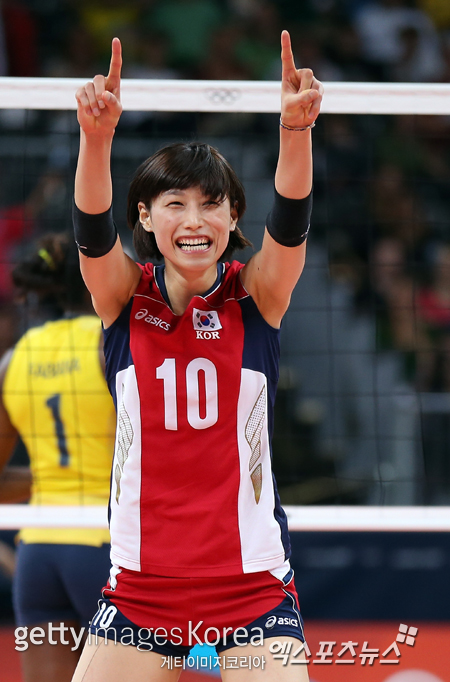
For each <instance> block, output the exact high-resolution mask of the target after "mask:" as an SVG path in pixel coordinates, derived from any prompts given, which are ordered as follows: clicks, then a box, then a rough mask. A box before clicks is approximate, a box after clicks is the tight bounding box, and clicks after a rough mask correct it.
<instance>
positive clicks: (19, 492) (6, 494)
mask: <svg viewBox="0 0 450 682" xmlns="http://www.w3.org/2000/svg"><path fill="white" fill-rule="evenodd" d="M30 496H31V472H30V469H29V468H28V467H7V468H6V469H5V470H4V472H3V473H2V474H0V503H1V504H12V503H15V502H25V501H26V500H29V499H30Z"/></svg>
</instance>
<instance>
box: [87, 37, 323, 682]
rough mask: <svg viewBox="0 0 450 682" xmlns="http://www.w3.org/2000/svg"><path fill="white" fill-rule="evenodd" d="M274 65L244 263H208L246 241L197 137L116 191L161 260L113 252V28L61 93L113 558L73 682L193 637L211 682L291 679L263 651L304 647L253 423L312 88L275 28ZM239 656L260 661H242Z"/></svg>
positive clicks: (298, 255)
mask: <svg viewBox="0 0 450 682" xmlns="http://www.w3.org/2000/svg"><path fill="white" fill-rule="evenodd" d="M282 62H283V79H282V100H281V121H280V125H281V129H280V135H281V138H280V139H281V143H280V144H281V146H280V157H279V162H278V167H277V171H276V175H275V199H274V205H273V209H272V211H271V213H270V215H269V217H268V221H267V229H266V231H265V235H264V241H263V245H262V248H261V250H260V251H259V252H258V253H256V254H255V255H254V256H253V258H251V260H250V261H249V262H248V263H247V264H246V265H245V266H242V265H241V264H239V263H237V262H233V263H231V264H229V263H225V262H223V261H225V260H226V259H228V258H229V256H230V254H231V252H232V251H233V249H234V248H242V247H243V246H244V245H245V244H246V243H247V242H246V240H245V239H244V237H243V236H242V234H241V233H240V231H239V230H238V227H237V222H238V220H239V218H240V217H241V216H242V213H243V212H244V209H245V199H244V193H243V190H242V186H241V184H240V182H239V180H238V179H237V177H236V175H235V174H234V172H233V170H232V169H231V167H230V166H229V165H228V163H227V162H226V161H225V159H224V158H223V157H222V156H221V155H220V154H219V153H218V152H217V151H216V150H215V149H212V148H211V147H209V146H208V145H205V144H197V143H186V144H183V143H180V144H174V145H171V146H169V147H165V148H163V149H161V150H160V151H159V152H157V153H156V154H154V156H152V157H151V158H150V159H147V161H145V162H144V163H143V164H142V165H141V166H140V168H139V169H138V171H137V173H136V175H135V177H134V180H133V181H132V184H131V188H130V192H129V198H128V222H129V224H130V226H131V227H132V228H133V229H134V237H135V246H136V249H137V252H138V255H139V256H140V257H141V258H142V260H146V259H148V257H149V256H156V257H158V256H160V257H162V258H163V265H160V266H156V267H154V266H153V265H151V264H147V265H145V266H144V267H141V266H139V265H138V264H136V263H135V262H133V261H132V260H131V259H130V258H129V257H128V256H127V255H126V254H125V253H124V251H123V249H122V246H121V243H120V240H119V238H118V237H117V233H116V230H115V227H114V223H113V221H112V217H111V211H110V207H111V201H112V187H111V176H110V151H111V143H112V139H113V135H114V130H115V127H116V125H117V122H118V120H119V117H120V114H121V110H122V107H121V104H120V70H121V47H120V42H119V40H118V39H114V41H113V45H112V59H111V66H110V71H109V74H108V76H107V77H106V78H105V77H103V76H96V77H95V78H94V80H93V81H92V82H90V83H88V84H87V85H86V86H84V87H82V88H80V89H79V90H78V91H77V101H78V120H79V123H80V127H81V145H80V154H79V161H78V168H77V173H76V180H75V208H74V224H75V234H76V241H77V243H78V247H79V251H80V254H81V268H82V272H83V276H84V278H85V282H86V284H87V286H88V288H89V290H90V292H91V294H92V297H93V301H94V306H95V308H96V310H97V312H98V314H99V315H100V317H101V318H102V320H103V324H104V327H105V358H106V377H107V380H108V383H109V386H110V390H111V392H112V394H113V397H114V400H115V403H116V408H117V416H118V419H117V425H118V428H117V436H116V452H115V457H114V462H113V476H112V490H111V501H110V506H111V524H110V526H111V541H112V549H111V557H112V563H113V567H112V570H111V576H110V581H109V584H108V586H107V588H105V590H104V591H103V599H102V600H101V602H100V608H99V610H98V612H97V614H96V615H95V617H94V618H93V622H92V627H91V631H92V633H93V637H92V641H91V643H90V644H89V643H88V644H87V645H86V648H85V650H84V653H83V656H82V658H81V660H80V663H79V665H78V668H77V671H76V673H75V676H74V680H75V681H76V682H80V681H81V680H83V681H84V682H103V681H104V682H114V681H115V680H117V681H118V680H123V679H133V682H141V681H142V682H144V680H146V681H147V680H152V681H159V680H161V681H163V680H165V681H166V680H177V679H178V677H179V675H180V672H181V668H180V667H177V666H176V664H175V666H174V665H173V661H174V660H175V661H176V660H177V658H178V660H181V657H183V656H184V655H187V653H188V652H189V650H190V647H191V646H192V645H193V644H195V643H197V642H204V641H208V642H209V643H214V644H215V645H216V649H217V651H218V653H219V654H220V655H221V657H222V658H221V674H222V678H223V679H224V680H231V679H232V680H236V681H237V680H240V679H243V678H245V679H247V678H251V679H254V680H257V679H259V678H262V679H265V680H275V679H276V680H307V679H308V675H307V671H306V670H307V669H306V667H305V666H304V665H294V664H292V665H284V664H283V658H284V657H283V656H281V657H280V656H278V657H277V656H275V657H274V655H273V654H276V652H277V651H279V648H277V647H275V649H274V648H273V647H272V650H270V648H269V647H270V645H271V644H273V643H274V642H279V646H280V647H284V649H283V651H284V652H286V650H288V651H290V652H291V653H292V655H293V659H292V660H293V661H294V662H296V663H298V662H299V661H300V660H301V659H302V656H303V655H304V654H303V653H302V652H301V648H302V641H303V631H302V624H301V618H300V613H299V610H298V601H297V596H296V592H295V588H294V584H293V576H292V570H291V569H290V566H289V560H288V559H289V553H290V548H289V539H288V534H287V525H286V517H285V514H284V512H283V510H282V509H281V507H280V504H279V500H278V495H277V491H276V486H275V483H274V481H273V477H272V474H271V469H270V435H271V431H272V408H273V401H274V394H275V388H276V382H277V377H278V356H279V329H280V324H281V320H282V317H283V315H284V313H285V312H286V309H287V307H288V304H289V300H290V295H291V292H292V289H293V287H294V286H295V284H296V282H297V280H298V278H299V276H300V274H301V272H302V268H303V265H304V259H305V240H306V236H307V232H308V227H309V216H310V208H311V183H312V155H311V128H312V126H313V124H314V121H315V119H316V118H317V116H318V114H319V109H320V102H321V97H322V86H321V84H320V83H319V82H318V81H317V80H316V79H315V78H314V76H313V74H312V72H311V71H310V70H309V69H299V70H297V69H296V68H295V64H294V60H293V56H292V51H291V46H290V38H289V34H288V33H287V32H286V31H284V32H283V34H282ZM114 639H115V640H116V645H115V646H114V645H111V642H110V645H109V646H104V642H106V641H108V640H114ZM277 646H278V645H277ZM291 647H292V649H291ZM142 650H146V651H145V653H144V652H143V651H142ZM255 656H258V657H260V656H263V657H264V659H265V663H264V666H260V667H252V663H251V659H252V657H255ZM234 657H238V658H236V660H237V661H238V665H234V664H233V661H234V660H235V658H234ZM230 661H231V664H229V662H230ZM249 661H250V663H249ZM130 671H132V672H131V673H130Z"/></svg>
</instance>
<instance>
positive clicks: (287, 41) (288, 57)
mask: <svg viewBox="0 0 450 682" xmlns="http://www.w3.org/2000/svg"><path fill="white" fill-rule="evenodd" d="M281 65H282V79H283V80H284V79H285V78H289V76H290V75H291V74H292V73H293V72H295V71H296V69H295V62H294V55H293V54H292V47H291V36H290V35H289V33H288V32H287V31H283V32H282V33H281Z"/></svg>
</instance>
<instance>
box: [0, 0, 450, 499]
mask: <svg viewBox="0 0 450 682" xmlns="http://www.w3.org/2000/svg"><path fill="white" fill-rule="evenodd" d="M0 6H1V14H0V20H1V24H0V75H5V76H19V77H20V76H39V77H83V78H91V77H92V76H93V75H94V74H95V73H99V72H100V73H104V72H105V70H107V68H108V62H109V56H110V45H111V39H112V37H113V36H115V35H118V36H119V37H120V38H121V40H122V44H123V53H124V72H123V75H124V77H126V78H164V79H167V78H173V79H182V78H189V79H232V80H238V79H239V80H255V79H260V80H277V79H279V78H280V59H279V41H280V32H281V29H282V28H287V29H289V31H290V32H291V36H292V42H293V49H294V54H295V58H296V62H297V65H298V66H301V67H310V68H312V69H313V70H314V73H315V75H316V76H317V77H318V78H319V79H321V80H323V81H374V82H392V81H395V82H409V83H414V82H418V83H419V82H426V83H430V82H436V83H446V82H449V80H450V2H449V0H375V1H372V2H371V1H369V0H278V1H277V2H271V1H268V0H228V1H226V0H153V1H152V0H127V2H123V1H120V0H77V1H76V2H75V1H74V0H66V1H62V0H4V1H3V2H1V3H0ZM418 96H420V95H418ZM449 99H450V98H449ZM194 137H195V138H200V139H202V140H205V141H208V142H211V143H212V144H214V145H215V146H217V147H218V148H219V149H220V150H221V151H222V152H223V153H224V155H225V156H226V157H227V158H228V159H229V160H230V162H231V163H232V164H233V165H234V167H235V169H236V170H237V172H238V174H239V175H240V177H241V179H242V180H243V182H244V184H245V187H246V190H247V194H248V203H249V209H248V212H247V214H246V216H245V217H244V220H243V222H242V226H243V229H244V231H245V232H246V234H247V235H248V236H249V238H250V239H251V240H252V241H253V243H254V245H255V247H256V248H257V247H258V246H259V244H260V241H261V238H262V232H263V225H264V220H265V217H266V214H267V211H268V209H269V208H270V203H271V195H272V187H273V173H274V169H275V164H276V158H277V151H278V120H277V116H275V115H268V114H205V113H203V114H199V113H197V114H196V113H181V114H180V113H161V112H159V113H152V112H124V115H123V118H122V120H121V122H120V124H119V130H118V132H117V135H116V139H115V143H114V155H113V175H114V182H115V198H114V212H115V218H116V222H117V225H118V228H119V230H120V232H121V235H122V238H123V240H124V242H125V244H127V245H128V248H129V249H130V252H131V250H132V247H131V240H130V235H129V234H128V232H127V229H126V227H125V202H126V192H127V186H128V184H129V181H130V178H131V175H132V172H133V170H134V169H135V168H136V166H137V165H138V163H139V162H140V161H141V160H142V159H143V158H144V157H146V156H148V155H150V154H151V153H152V152H153V151H154V150H156V149H157V148H158V147H160V146H162V145H163V144H166V143H168V142H170V141H172V140H175V139H191V138H194ZM77 148H78V128H77V123H76V116H75V112H74V111H71V112H61V111H60V112H48V111H35V110H20V111H18V110H8V109H3V110H0V179H1V182H0V254H1V262H0V301H1V304H2V305H1V308H0V346H1V348H2V350H5V349H6V348H8V347H10V346H11V345H12V344H13V343H14V341H15V339H17V337H18V335H20V333H22V332H23V331H24V329H25V327H26V326H28V325H29V324H30V323H36V322H38V321H39V320H40V319H43V318H44V317H45V316H48V314H49V311H42V310H37V309H34V308H33V301H27V311H26V314H25V313H24V312H23V307H20V306H19V307H17V305H15V303H14V292H13V290H12V286H11V284H10V277H9V272H10V267H11V264H12V263H13V262H14V261H15V260H17V258H19V257H21V256H22V255H23V254H24V253H25V252H26V250H27V248H29V244H30V243H31V241H32V240H33V239H34V238H35V237H37V236H39V235H41V234H43V233H45V232H48V231H54V230H57V231H63V230H67V229H70V219H71V202H72V187H73V174H74V165H75V161H76V154H77ZM314 158H315V179H314V192H315V204H314V214H313V221H312V229H311V237H310V240H309V245H308V259H307V261H308V262H307V268H306V271H305V273H304V275H303V277H302V280H301V282H300V284H299V286H298V287H297V289H296V291H295V293H294V296H293V300H292V305H291V309H290V311H289V313H288V315H287V316H286V319H285V322H284V324H283V329H282V367H281V376H280V389H279V394H278V401H277V408H276V410H277V415H276V428H275V438H274V462H275V472H276V475H277V480H278V484H279V488H280V491H281V497H282V501H283V502H284V503H292V504H330V503H332V504H334V503H344V504H449V503H450V457H449V456H448V444H449V439H450V229H449V220H450V191H449V180H450V106H449V116H448V117H447V116H355V115H353V116H351V115H349V116H343V115H322V116H321V117H320V119H319V122H318V124H317V126H316V128H315V130H314ZM250 255H251V252H250V251H249V252H248V253H247V254H244V258H246V257H247V258H248V257H249V256H250ZM30 320H31V322H30ZM17 457H18V459H19V460H20V457H19V455H17Z"/></svg>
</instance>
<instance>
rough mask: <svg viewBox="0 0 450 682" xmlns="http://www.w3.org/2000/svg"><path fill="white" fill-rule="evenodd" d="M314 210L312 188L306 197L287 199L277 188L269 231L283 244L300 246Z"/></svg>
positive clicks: (306, 233)
mask: <svg viewBox="0 0 450 682" xmlns="http://www.w3.org/2000/svg"><path fill="white" fill-rule="evenodd" d="M311 211H312V190H311V192H310V194H309V195H308V196H307V197H305V198H304V199H287V198H286V197H283V196H281V194H278V192H277V190H275V199H274V202H273V206H272V210H271V211H270V213H269V215H268V216H267V231H268V232H269V234H270V236H271V237H272V239H274V240H275V241H276V242H277V243H278V244H281V245H282V246H290V247H292V246H300V244H303V242H304V241H305V240H306V238H307V236H308V232H309V224H310V220H311Z"/></svg>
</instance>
